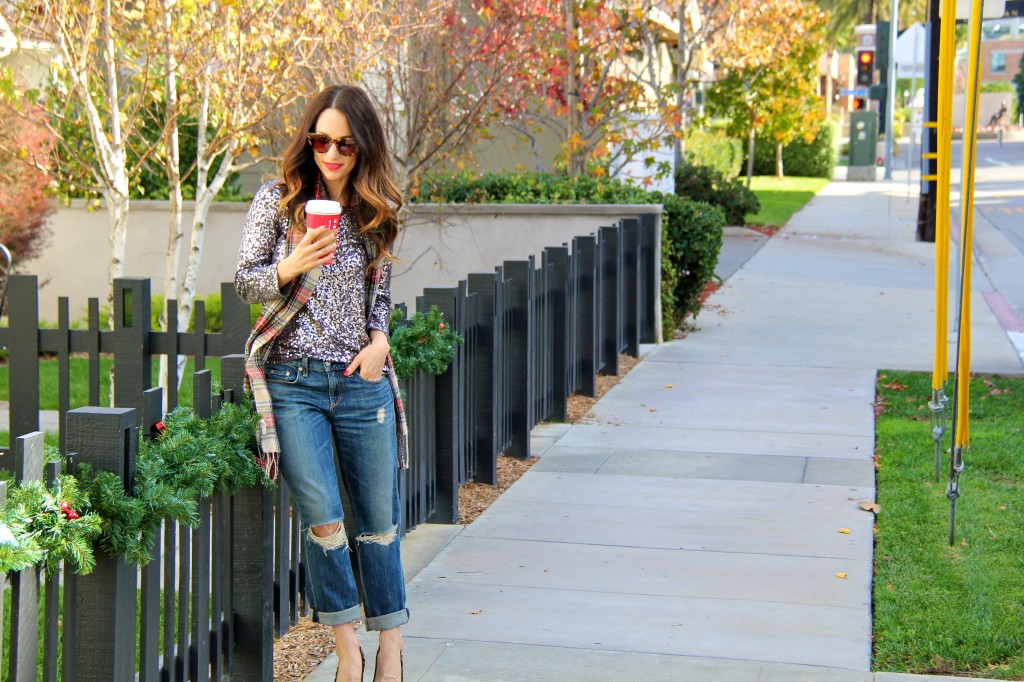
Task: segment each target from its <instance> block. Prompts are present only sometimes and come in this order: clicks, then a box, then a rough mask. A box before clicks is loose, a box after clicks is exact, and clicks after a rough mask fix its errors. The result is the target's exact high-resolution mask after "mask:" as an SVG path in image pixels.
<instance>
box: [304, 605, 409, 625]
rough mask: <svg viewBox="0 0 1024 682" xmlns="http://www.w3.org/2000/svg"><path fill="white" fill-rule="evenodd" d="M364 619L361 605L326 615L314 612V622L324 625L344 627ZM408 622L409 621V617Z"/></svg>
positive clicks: (321, 612)
mask: <svg viewBox="0 0 1024 682" xmlns="http://www.w3.org/2000/svg"><path fill="white" fill-rule="evenodd" d="M362 617H363V612H362V611H361V610H360V609H359V604H356V605H355V606H353V607H352V608H350V609H345V610H344V611H329V612H327V613H324V612H323V611H314V612H313V622H314V623H323V624H324V625H344V624H345V623H354V622H355V621H357V620H359V619H360V618H362ZM406 620H409V619H408V617H407V618H406Z"/></svg>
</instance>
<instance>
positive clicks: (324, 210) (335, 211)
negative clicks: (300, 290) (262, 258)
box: [277, 199, 341, 288]
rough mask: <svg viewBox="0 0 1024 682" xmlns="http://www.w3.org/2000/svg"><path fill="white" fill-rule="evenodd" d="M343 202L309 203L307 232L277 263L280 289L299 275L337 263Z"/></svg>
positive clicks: (319, 201)
mask: <svg viewBox="0 0 1024 682" xmlns="http://www.w3.org/2000/svg"><path fill="white" fill-rule="evenodd" d="M340 216H341V204H339V203H338V202H336V201H326V200H322V199H317V200H312V201H308V202H306V233H305V234H304V235H302V239H300V240H299V243H298V244H296V245H295V249H294V250H293V251H292V252H291V254H289V255H288V257H286V258H284V259H283V260H282V261H281V262H280V263H278V264H277V283H278V288H282V287H284V286H285V285H286V284H288V283H289V282H291V281H292V280H293V279H295V278H296V277H298V276H299V275H301V274H303V273H306V272H309V271H310V270H312V269H313V268H318V267H320V266H322V265H330V264H331V263H333V262H334V250H335V248H337V245H338V242H337V239H338V223H339V219H340Z"/></svg>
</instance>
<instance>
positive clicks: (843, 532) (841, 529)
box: [839, 528, 850, 535]
mask: <svg viewBox="0 0 1024 682" xmlns="http://www.w3.org/2000/svg"><path fill="white" fill-rule="evenodd" d="M839 532H840V533H842V534H843V535H849V534H850V529H849V528H840V529H839Z"/></svg>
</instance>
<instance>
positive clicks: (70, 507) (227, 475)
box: [0, 400, 273, 575]
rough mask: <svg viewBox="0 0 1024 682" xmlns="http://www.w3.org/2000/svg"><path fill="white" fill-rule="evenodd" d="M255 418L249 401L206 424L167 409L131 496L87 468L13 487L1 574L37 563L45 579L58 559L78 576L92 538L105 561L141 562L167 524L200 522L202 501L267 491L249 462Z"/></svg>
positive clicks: (146, 446) (0, 536)
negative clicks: (251, 489)
mask: <svg viewBox="0 0 1024 682" xmlns="http://www.w3.org/2000/svg"><path fill="white" fill-rule="evenodd" d="M258 419H259V418H258V416H257V414H256V411H255V409H254V407H253V405H252V402H251V400H250V401H248V402H246V403H245V404H243V405H233V404H227V405H224V406H222V407H221V409H220V411H219V412H218V413H217V414H215V415H214V416H213V417H212V418H210V419H200V418H199V417H198V416H196V414H195V413H194V412H192V410H190V409H189V408H186V407H179V408H178V409H176V410H174V411H173V412H172V413H170V414H169V415H168V416H167V417H166V419H165V420H164V421H163V423H162V427H163V430H162V432H161V433H160V434H158V435H157V437H155V438H153V439H149V440H143V441H142V442H141V443H140V444H139V453H138V456H137V457H136V463H135V474H134V476H133V478H132V493H133V494H132V495H128V494H127V493H126V492H125V489H124V486H123V485H122V483H121V479H120V478H119V477H118V476H116V475H114V474H112V473H109V472H105V471H100V472H97V471H94V470H93V469H92V467H90V466H89V465H87V464H81V465H79V466H78V469H77V471H76V473H75V475H70V474H62V475H60V476H59V477H58V478H57V481H56V482H55V484H54V486H53V488H52V489H48V488H47V487H46V486H44V485H43V484H42V483H39V482H22V483H19V484H18V485H16V486H14V487H12V488H11V490H10V492H9V494H8V502H7V507H6V508H5V509H4V510H3V512H2V513H0V571H18V570H21V569H24V568H28V567H30V566H33V565H38V566H40V567H41V568H43V569H44V570H46V572H47V573H48V574H53V573H55V572H57V571H58V570H60V564H61V562H65V563H66V564H68V565H71V566H73V567H74V569H75V572H76V573H78V574H80V575H84V574H86V573H89V572H90V571H91V570H92V569H93V567H94V566H95V564H96V560H95V557H94V555H93V546H94V541H97V540H98V544H99V546H100V547H101V548H102V549H103V551H105V552H106V553H107V554H109V555H110V556H112V557H119V556H123V557H124V558H125V560H126V561H127V562H128V563H129V564H131V565H133V566H143V565H145V564H147V563H148V562H149V561H151V560H152V554H151V550H152V548H153V543H154V541H155V537H156V533H157V531H158V530H159V528H160V525H161V524H162V523H163V522H164V521H165V520H171V521H177V522H179V523H183V524H185V525H188V526H192V527H194V526H195V525H197V524H198V522H199V518H198V516H197V515H196V503H197V500H198V499H199V498H200V497H209V496H210V495H212V494H213V493H214V492H224V493H227V494H229V495H230V494H233V493H235V492H237V491H238V490H239V489H240V488H241V487H242V486H246V485H258V484H262V485H268V486H271V485H273V483H271V481H270V480H269V479H267V478H266V477H265V476H264V474H263V471H262V469H260V467H259V466H258V465H257V464H256V460H255V459H254V458H253V456H252V447H253V434H254V433H255V432H256V425H257V422H258ZM47 455H48V457H49V456H51V455H52V453H50V452H48V453H47ZM62 503H63V504H64V505H66V506H64V507H62ZM69 512H70V513H69Z"/></svg>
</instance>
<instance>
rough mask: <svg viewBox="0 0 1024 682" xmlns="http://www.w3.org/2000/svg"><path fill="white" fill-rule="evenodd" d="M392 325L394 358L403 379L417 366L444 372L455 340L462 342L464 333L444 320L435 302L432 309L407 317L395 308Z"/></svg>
mask: <svg viewBox="0 0 1024 682" xmlns="http://www.w3.org/2000/svg"><path fill="white" fill-rule="evenodd" d="M390 329H391V335H390V338H389V339H388V342H389V343H390V345H391V360H392V361H393V362H394V363H395V373H397V374H398V376H399V378H401V379H408V378H409V377H411V376H412V375H413V374H415V373H416V370H422V371H424V372H426V373H428V374H444V373H445V371H447V369H448V366H449V365H451V364H452V358H453V357H454V354H455V344H457V343H462V337H461V336H460V335H459V334H458V333H457V332H456V331H455V330H453V329H452V328H451V327H450V326H449V325H447V324H445V322H444V315H443V314H442V313H441V310H440V308H438V307H437V306H436V305H435V306H431V307H430V312H428V313H422V312H419V313H416V314H415V315H413V316H412V317H410V318H409V319H408V320H406V319H405V316H404V315H403V314H402V312H401V311H400V310H396V311H395V312H394V314H393V315H392V316H391V326H390Z"/></svg>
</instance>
